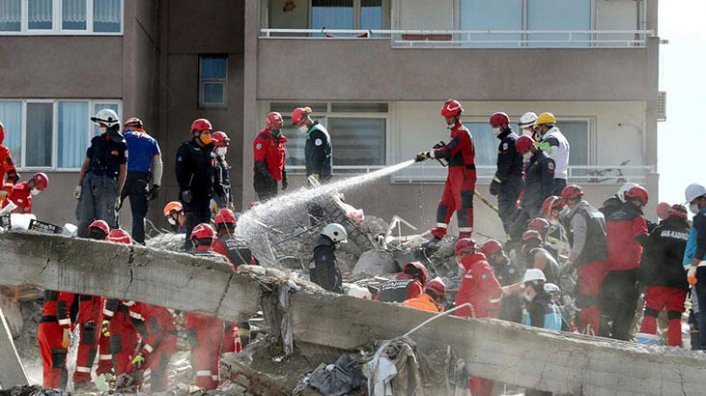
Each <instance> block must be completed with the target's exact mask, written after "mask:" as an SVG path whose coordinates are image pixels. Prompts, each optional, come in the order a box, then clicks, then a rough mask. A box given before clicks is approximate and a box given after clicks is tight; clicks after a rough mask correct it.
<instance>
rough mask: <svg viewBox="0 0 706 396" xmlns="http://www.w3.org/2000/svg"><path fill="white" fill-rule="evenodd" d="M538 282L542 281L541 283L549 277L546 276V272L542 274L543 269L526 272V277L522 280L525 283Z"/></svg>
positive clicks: (531, 269)
mask: <svg viewBox="0 0 706 396" xmlns="http://www.w3.org/2000/svg"><path fill="white" fill-rule="evenodd" d="M536 280H541V281H546V280H547V277H546V276H544V272H542V270H541V269H537V268H530V269H528V270H527V271H526V272H525V276H524V277H523V278H522V282H523V283H527V282H531V281H536Z"/></svg>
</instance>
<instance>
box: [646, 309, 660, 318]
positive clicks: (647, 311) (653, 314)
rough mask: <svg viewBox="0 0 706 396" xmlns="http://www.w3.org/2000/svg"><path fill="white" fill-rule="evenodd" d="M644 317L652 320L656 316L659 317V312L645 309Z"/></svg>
mask: <svg viewBox="0 0 706 396" xmlns="http://www.w3.org/2000/svg"><path fill="white" fill-rule="evenodd" d="M645 316H651V317H653V318H656V317H657V316H659V312H657V311H655V310H654V309H650V308H645Z"/></svg>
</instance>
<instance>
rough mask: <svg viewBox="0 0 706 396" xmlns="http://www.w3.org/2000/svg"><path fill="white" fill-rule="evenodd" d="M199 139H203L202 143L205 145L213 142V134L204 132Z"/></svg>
mask: <svg viewBox="0 0 706 396" xmlns="http://www.w3.org/2000/svg"><path fill="white" fill-rule="evenodd" d="M199 139H201V143H203V144H205V145H209V144H211V134H210V133H202V134H201V136H199Z"/></svg>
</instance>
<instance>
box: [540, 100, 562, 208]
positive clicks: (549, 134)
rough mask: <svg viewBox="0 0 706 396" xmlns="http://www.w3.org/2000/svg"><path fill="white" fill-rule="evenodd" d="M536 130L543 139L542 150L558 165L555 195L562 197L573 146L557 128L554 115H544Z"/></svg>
mask: <svg viewBox="0 0 706 396" xmlns="http://www.w3.org/2000/svg"><path fill="white" fill-rule="evenodd" d="M534 124H535V128H536V131H537V133H538V135H539V136H540V137H541V138H542V141H541V145H542V149H543V150H545V151H546V152H547V154H549V156H550V157H551V159H552V160H553V161H554V163H555V164H556V171H555V172H554V188H553V189H552V194H553V195H561V192H562V191H563V189H564V187H566V180H567V179H568V178H569V155H570V152H571V146H570V145H569V141H568V140H567V139H566V137H565V136H564V134H563V133H561V131H560V130H559V128H558V127H557V126H556V117H554V114H552V113H542V114H540V115H539V117H537V121H535V123H534Z"/></svg>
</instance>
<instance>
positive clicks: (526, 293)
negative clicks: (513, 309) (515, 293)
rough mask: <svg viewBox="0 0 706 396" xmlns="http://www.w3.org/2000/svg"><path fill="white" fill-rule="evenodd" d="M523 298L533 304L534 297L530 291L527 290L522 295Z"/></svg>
mask: <svg viewBox="0 0 706 396" xmlns="http://www.w3.org/2000/svg"><path fill="white" fill-rule="evenodd" d="M522 297H524V299H525V300H526V301H529V302H532V295H530V292H529V290H525V291H524V292H523V293H522Z"/></svg>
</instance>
